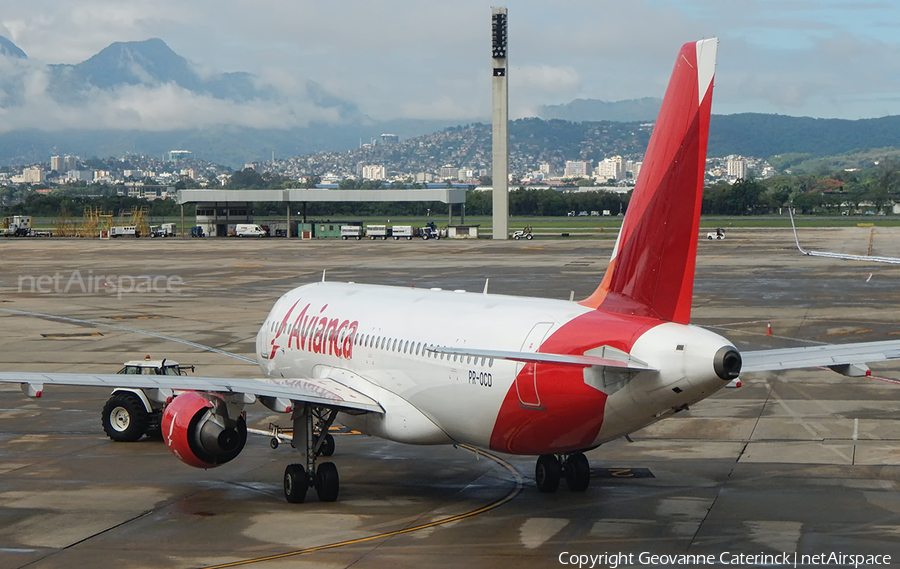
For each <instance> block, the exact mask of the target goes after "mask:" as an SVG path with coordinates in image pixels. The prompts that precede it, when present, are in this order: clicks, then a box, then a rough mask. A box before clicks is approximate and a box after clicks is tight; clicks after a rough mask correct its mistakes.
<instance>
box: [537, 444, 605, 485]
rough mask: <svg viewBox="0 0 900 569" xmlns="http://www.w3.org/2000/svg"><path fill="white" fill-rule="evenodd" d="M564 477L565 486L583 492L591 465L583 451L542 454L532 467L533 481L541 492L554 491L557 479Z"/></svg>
mask: <svg viewBox="0 0 900 569" xmlns="http://www.w3.org/2000/svg"><path fill="white" fill-rule="evenodd" d="M562 477H565V479H566V486H568V487H569V490H572V491H573V492H584V491H585V490H587V487H588V484H589V483H590V481H591V467H590V465H589V464H588V459H587V457H586V456H584V453H580V452H576V453H572V454H563V455H559V457H557V455H555V454H542V455H541V456H540V457H538V459H537V464H536V465H535V467H534V481H535V482H536V483H537V487H538V490H540V491H541V492H556V489H557V488H559V479H560V478H562Z"/></svg>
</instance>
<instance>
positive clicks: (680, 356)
mask: <svg viewBox="0 0 900 569" xmlns="http://www.w3.org/2000/svg"><path fill="white" fill-rule="evenodd" d="M727 345H728V342H727V341H726V340H725V339H724V338H721V337H720V336H717V335H715V334H712V333H710V332H707V331H705V330H702V329H699V328H696V327H692V326H683V325H678V324H672V323H663V322H659V321H655V320H649V319H641V318H637V319H636V318H633V317H626V316H622V315H610V314H606V313H602V312H598V311H596V310H593V309H590V308H585V307H583V306H581V305H579V304H577V303H574V302H566V301H558V300H546V299H534V298H522V297H511V296H504V295H492V294H478V293H467V292H461V291H459V292H451V291H441V290H427V289H415V288H401V287H385V286H374V285H359V284H352V283H326V282H322V283H315V284H310V285H305V286H302V287H299V288H297V289H294V290H292V291H291V292H289V293H287V294H285V295H284V296H282V297H281V298H280V299H279V300H278V302H277V303H276V304H275V306H274V307H273V308H272V310H271V312H270V313H269V316H268V317H267V319H266V321H265V323H264V324H263V326H262V328H261V329H260V331H259V334H258V336H257V358H258V360H259V365H260V367H261V368H262V370H263V372H264V373H265V374H266V376H267V377H273V378H299V377H330V378H331V379H334V380H336V381H339V382H341V383H344V384H345V385H347V386H348V387H351V388H353V389H356V390H357V391H360V392H361V393H363V394H365V395H367V396H369V397H371V398H372V399H375V400H376V401H378V402H379V403H380V404H381V405H382V407H383V408H384V410H385V413H384V414H383V415H378V414H364V415H358V416H352V415H348V416H346V417H345V418H344V419H342V422H344V423H346V424H348V426H352V427H354V428H359V429H361V430H363V431H364V432H367V433H369V434H373V435H377V436H382V437H385V438H389V439H392V440H399V441H402V442H407V443H417V444H441V443H453V442H462V443H468V444H472V445H476V446H480V447H484V448H494V449H496V450H503V451H506V452H514V453H522V454H543V453H545V452H569V451H573V450H578V449H584V448H590V447H593V446H596V445H598V444H600V443H602V442H605V441H607V440H611V439H613V438H617V437H620V436H623V435H625V434H628V433H630V432H633V431H634V430H636V429H639V428H641V427H643V426H645V425H647V424H649V423H652V422H654V421H656V420H658V419H659V418H662V417H663V416H666V415H667V414H669V413H671V412H673V410H675V409H678V408H680V407H682V406H684V405H687V404H690V403H694V402H696V401H698V400H700V399H702V398H704V397H707V396H709V395H710V394H712V393H713V392H715V391H717V390H718V389H719V388H721V387H723V386H724V385H725V384H726V383H727V382H725V381H723V380H722V379H720V378H719V377H717V376H716V374H715V372H714V371H713V369H712V363H711V362H712V356H713V354H715V353H716V351H717V350H719V349H720V348H721V347H722V346H727ZM435 346H437V347H453V348H461V349H466V348H468V349H473V350H474V349H489V350H504V351H516V352H537V351H541V352H548V353H567V354H584V353H585V352H589V353H591V352H590V350H595V351H596V350H597V349H603V348H601V347H602V346H607V348H605V349H607V350H609V349H612V350H613V351H618V352H619V353H629V354H631V355H632V356H634V357H636V358H639V359H640V360H642V361H644V362H646V363H647V364H649V365H650V366H652V367H654V368H655V369H658V370H660V371H659V372H640V373H635V372H631V371H626V372H622V371H620V370H615V371H610V370H609V368H605V369H597V368H590V367H589V368H585V367H583V366H572V365H551V364H543V363H539V364H523V363H520V362H515V361H509V360H500V359H490V358H484V357H473V356H455V355H454V356H451V355H446V354H437V353H435V352H432V351H429V350H427V349H426V348H427V347H435ZM542 346H543V348H542ZM679 346H680V347H679ZM539 348H540V349H539ZM595 353H596V352H595ZM604 357H606V356H604ZM674 388H678V389H677V390H674V391H673V389H674ZM555 431H558V432H555Z"/></svg>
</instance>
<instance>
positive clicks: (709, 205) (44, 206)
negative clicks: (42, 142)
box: [0, 161, 900, 218]
mask: <svg viewBox="0 0 900 569" xmlns="http://www.w3.org/2000/svg"><path fill="white" fill-rule="evenodd" d="M251 172H252V171H247V170H245V171H243V173H244V176H243V177H241V178H239V179H238V180H237V184H236V185H240V186H243V185H244V184H249V183H252V182H254V181H255V182H259V180H258V179H256V176H259V174H256V176H253V175H252V174H251ZM254 174H255V173H254ZM260 178H261V179H262V178H263V176H260ZM266 182H267V183H266V184H265V185H266V186H268V187H272V186H278V185H284V186H287V185H288V182H287V181H285V180H279V179H268V180H266ZM317 182H318V180H316V179H311V180H309V181H308V182H307V184H306V185H307V187H314V186H315V184H316V183H317ZM353 183H354V184H356V185H354V187H359V185H358V184H359V182H353ZM347 184H350V183H349V182H348V183H347ZM347 184H345V185H347ZM291 187H297V185H296V182H294V183H292V184H291ZM347 187H349V186H347ZM380 187H385V186H384V182H379V181H372V182H369V183H368V185H367V186H365V187H364V188H361V189H368V188H371V189H376V188H380ZM389 187H396V188H400V187H408V186H406V184H404V183H403V182H396V183H394V184H390V185H389ZM93 189H94V188H89V187H88V188H81V189H78V190H76V189H73V190H70V191H62V192H54V193H52V194H35V193H33V192H29V193H26V194H22V192H23V190H21V189H11V188H0V200H2V198H4V197H11V196H12V197H16V199H17V200H21V201H19V203H17V204H16V205H13V206H8V207H6V208H3V209H2V211H3V215H33V216H37V217H58V216H60V214H61V213H62V212H64V211H65V212H67V213H68V214H69V215H72V216H78V215H81V214H82V213H83V211H84V208H85V207H87V206H90V207H94V208H101V209H103V210H104V211H110V212H114V213H118V212H119V211H121V210H128V209H130V208H132V207H134V206H141V205H149V206H150V214H151V215H152V216H154V217H163V216H166V217H172V216H176V215H180V213H181V209H180V206H178V205H177V204H176V203H175V202H174V201H171V200H154V201H151V202H147V201H146V200H142V199H139V198H132V197H128V196H116V195H99V196H98V195H90V192H91V191H92V190H93ZM106 191H107V192H109V190H106ZM23 198H24V199H23ZM630 198H631V192H628V193H617V192H610V191H604V190H598V191H586V192H559V191H557V190H553V189H533V188H524V187H520V188H518V189H513V190H510V192H509V212H510V215H514V216H565V215H567V214H569V213H572V212H575V214H577V213H580V212H582V211H586V212H592V211H598V212H602V211H609V212H610V213H611V214H612V215H617V214H619V213H624V212H625V211H626V209H627V208H628V201H629V199H630ZM896 202H900V163H898V162H894V161H884V162H882V163H881V164H879V165H878V166H877V167H875V168H870V169H866V170H853V171H846V170H841V171H839V172H834V173H832V174H830V175H827V176H812V175H782V176H776V177H773V178H769V179H766V180H756V179H753V178H747V179H743V180H738V181H737V182H735V183H733V184H728V183H724V182H718V183H713V184H711V185H709V186H707V187H706V188H704V191H703V201H702V210H701V211H702V213H703V214H708V215H761V214H766V213H770V212H773V211H777V210H778V209H779V208H783V207H786V206H793V207H796V208H797V210H798V211H799V212H800V213H804V214H818V215H840V213H841V212H845V211H848V210H849V211H850V212H851V213H853V212H858V211H862V210H865V211H870V210H871V211H885V212H886V211H887V209H888V208H889V206H891V205H892V204H893V203H896ZM0 203H2V201H0ZM295 207H297V208H298V209H300V210H301V211H300V213H305V214H306V216H307V217H313V218H322V217H346V218H352V217H357V216H358V217H368V216H423V217H424V216H428V215H446V214H447V208H448V206H447V204H445V203H441V202H376V201H372V202H327V203H326V202H320V203H306V204H295ZM284 208H285V205H284V204H283V203H276V202H271V203H270V202H255V203H254V205H253V214H254V215H258V216H281V215H284V212H285V210H284ZM455 211H457V212H458V211H459V210H458V209H456V208H455ZM492 211H493V195H492V192H491V191H490V190H488V191H478V190H469V191H468V192H467V193H466V214H467V215H491V213H492ZM185 214H186V215H191V216H193V215H194V208H193V205H192V204H188V205H187V206H186V207H185Z"/></svg>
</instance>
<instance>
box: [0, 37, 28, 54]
mask: <svg viewBox="0 0 900 569" xmlns="http://www.w3.org/2000/svg"><path fill="white" fill-rule="evenodd" d="M0 55H6V56H9V57H15V58H18V59H28V56H27V55H25V52H24V51H22V50H21V49H19V46H17V45H16V44H14V43H13V42H11V41H9V40H8V39H6V38H5V37H3V36H0Z"/></svg>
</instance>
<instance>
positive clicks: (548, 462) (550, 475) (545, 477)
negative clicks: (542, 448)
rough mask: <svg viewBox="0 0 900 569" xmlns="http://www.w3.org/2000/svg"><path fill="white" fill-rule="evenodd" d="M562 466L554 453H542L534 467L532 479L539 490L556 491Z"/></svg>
mask: <svg viewBox="0 0 900 569" xmlns="http://www.w3.org/2000/svg"><path fill="white" fill-rule="evenodd" d="M561 471H562V467H561V466H560V464H559V459H558V458H556V455H552V454H542V455H541V456H540V457H538V459H537V464H536V465H535V467H534V481H535V482H536V483H537V487H538V490H540V491H541V492H556V489H557V488H559V477H560V474H561Z"/></svg>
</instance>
